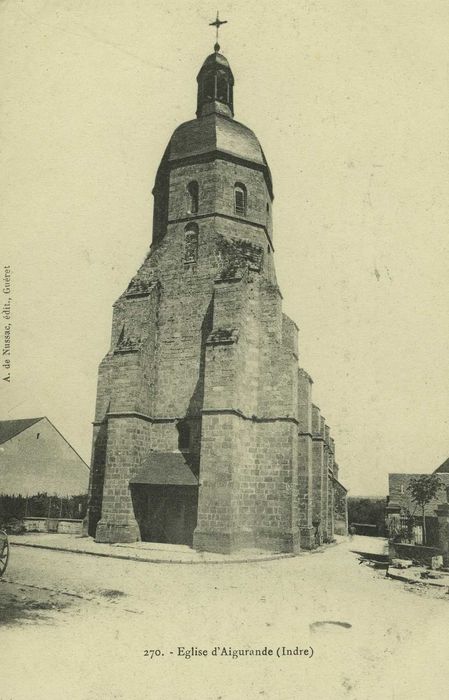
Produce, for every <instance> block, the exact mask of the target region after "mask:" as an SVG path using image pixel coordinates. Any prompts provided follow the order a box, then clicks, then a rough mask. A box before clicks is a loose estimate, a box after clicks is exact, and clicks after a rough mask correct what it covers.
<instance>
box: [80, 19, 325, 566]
mask: <svg viewBox="0 0 449 700" xmlns="http://www.w3.org/2000/svg"><path fill="white" fill-rule="evenodd" d="M216 21H219V20H218V18H217V20H216ZM197 82H198V99H197V107H196V118H194V119H191V120H190V121H187V122H185V123H183V124H181V125H180V126H179V127H178V128H177V129H176V130H175V131H174V133H173V135H172V137H171V139H170V141H169V144H168V146H167V148H166V149H165V152H164V155H163V157H162V160H161V163H160V166H159V168H158V171H157V174H156V179H155V184H154V189H153V195H154V217H153V238H152V243H151V247H150V251H149V253H148V256H147V258H146V260H145V261H144V263H143V264H142V266H141V267H140V269H139V270H138V271H137V273H136V274H135V276H134V277H133V278H132V280H131V281H130V283H129V284H128V286H127V287H126V289H125V290H124V292H123V294H122V295H121V296H120V297H119V299H118V300H117V301H116V302H115V304H114V313H113V323H112V334H111V344H110V348H109V350H108V352H107V354H106V356H105V357H104V359H103V360H102V362H101V364H100V367H99V376H98V391H97V402H96V414H95V422H94V435H93V447H92V470H91V483H90V497H89V515H88V521H89V523H88V527H89V533H90V534H91V535H93V536H95V539H96V541H98V542H132V541H135V540H138V539H144V540H148V541H156V542H167V543H182V544H188V545H190V546H193V547H195V548H196V549H198V550H208V551H216V552H224V553H228V552H231V551H234V550H236V549H239V548H242V547H259V548H263V549H267V550H270V551H298V549H299V546H300V529H301V532H304V533H305V537H308V536H309V534H310V532H311V529H312V525H311V521H310V518H311V515H310V513H309V514H306V515H305V516H304V517H303V518H302V520H301V518H300V510H299V509H300V501H301V498H300V490H301V488H302V487H301V483H300V482H301V476H300V470H299V468H298V459H299V457H298V454H299V445H298V410H299V409H298V367H297V359H298V347H297V328H296V325H295V324H294V323H293V321H291V320H290V319H289V318H288V317H287V316H286V315H285V314H283V312H282V297H281V293H280V290H279V288H278V285H277V281H276V275H275V269H274V262H273V252H274V248H273V231H272V205H273V186H272V180H271V173H270V169H269V167H268V164H267V161H266V158H265V155H264V153H263V150H262V148H261V145H260V143H259V141H258V139H257V137H256V136H255V134H254V133H253V132H252V131H251V130H250V129H249V128H248V127H246V126H244V125H243V124H241V123H240V122H238V121H237V120H236V119H235V118H234V96H233V91H234V76H233V73H232V70H231V67H230V65H229V63H228V61H227V59H226V58H225V57H224V56H223V54H222V53H220V47H219V45H218V44H216V45H215V47H214V52H213V53H212V54H211V55H210V56H208V57H207V58H206V60H205V61H204V63H203V65H202V67H201V69H200V71H199V73H198V76H197ZM304 488H305V487H304ZM304 541H305V540H304Z"/></svg>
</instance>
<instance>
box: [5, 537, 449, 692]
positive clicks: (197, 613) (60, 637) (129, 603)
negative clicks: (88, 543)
mask: <svg viewBox="0 0 449 700" xmlns="http://www.w3.org/2000/svg"><path fill="white" fill-rule="evenodd" d="M364 539H365V538H357V542H353V543H351V544H350V545H349V543H348V544H347V543H345V544H340V545H338V546H336V547H331V548H329V549H328V550H327V551H325V552H324V553H318V554H310V555H304V556H302V557H298V558H294V559H285V560H278V561H270V562H261V563H251V564H227V565H221V564H213V565H210V564H209V565H173V564H149V563H142V562H127V561H123V560H116V559H105V558H97V557H93V556H87V555H81V554H63V553H61V552H52V551H46V550H37V549H31V548H25V547H13V549H12V556H11V560H10V565H9V567H8V570H7V572H6V576H5V579H6V580H4V581H2V582H1V583H0V623H1V628H0V667H1V674H0V700H30V699H31V698H32V699H33V700H41V698H42V699H44V698H45V699H46V700H53V699H55V700H56V698H57V699H58V700H60V699H61V698H66V699H67V700H109V698H111V699H114V700H115V699H117V700H125V699H126V700H128V699H129V700H141V699H142V700H143V699H144V698H145V700H146V699H151V700H153V699H154V700H178V698H179V700H181V698H182V700H237V699H238V700H240V699H243V698H248V699H249V700H253V699H257V700H259V699H261V698H262V699H263V700H266V699H267V698H268V699H269V700H287V699H288V700H290V699H291V700H297V699H298V698H300V699H301V700H302V699H304V700H339V699H340V698H345V699H348V700H365V699H366V700H377V698H383V699H384V698H386V699H390V698H391V700H415V698H416V700H418V698H419V700H433V699H434V698H435V700H436V699H437V698H438V699H439V700H440V699H441V698H443V697H447V688H448V687H449V665H448V663H447V654H448V641H447V640H448V630H449V595H447V594H446V592H445V591H444V590H438V589H436V590H432V589H426V588H425V587H420V588H413V587H411V586H406V585H404V584H402V583H400V582H396V581H391V580H389V579H386V578H385V575H384V572H382V571H380V572H379V571H375V570H373V569H371V568H370V567H368V566H366V565H361V564H360V563H359V559H358V557H357V556H356V555H355V554H353V553H352V552H351V551H350V547H352V548H355V549H363V548H364V546H363V540H364ZM217 646H218V647H220V648H222V647H229V646H231V647H232V648H233V649H261V650H262V649H264V648H265V647H266V648H267V650H270V649H272V650H273V654H272V655H263V656H250V657H249V656H245V657H239V658H232V657H230V656H213V655H212V650H213V649H214V647H217ZM178 647H185V648H190V647H196V648H197V650H198V651H199V650H201V651H202V650H206V651H207V652H208V654H207V656H205V655H201V656H200V655H198V656H193V657H192V658H190V659H187V658H186V657H185V656H184V655H179V652H178ZM282 647H286V648H288V649H292V650H293V649H294V650H296V648H298V651H299V650H300V649H309V650H310V648H312V649H313V657H312V658H311V657H310V651H309V656H304V655H289V656H281V657H280V658H278V657H277V650H278V648H281V649H282ZM152 649H153V650H159V651H160V656H157V657H156V656H153V658H151V654H149V655H148V656H145V650H149V651H150V650H152ZM220 651H221V649H220ZM280 653H281V652H280Z"/></svg>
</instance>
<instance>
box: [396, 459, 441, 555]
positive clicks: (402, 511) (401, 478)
mask: <svg viewBox="0 0 449 700" xmlns="http://www.w3.org/2000/svg"><path fill="white" fill-rule="evenodd" d="M433 473H434V474H437V475H438V477H439V479H440V481H441V484H442V488H441V489H440V490H439V492H438V493H437V496H436V498H434V499H433V500H432V501H430V503H428V504H427V505H426V506H425V510H424V513H425V517H426V526H427V530H428V539H429V541H432V540H434V539H435V538H436V527H437V517H436V509H437V506H439V505H441V504H442V503H447V501H448V494H449V458H448V459H447V460H446V461H445V462H443V464H441V465H440V466H439V467H438V468H437V469H435V470H434V472H433ZM419 476H424V474H389V475H388V486H389V489H388V491H389V495H388V503H387V508H386V511H387V528H388V530H389V532H390V535H392V534H394V530H398V531H402V533H404V532H406V531H407V529H409V535H408V537H407V535H404V536H405V537H406V538H407V539H409V540H411V541H414V542H415V543H416V544H421V543H422V510H421V507H420V506H417V505H416V503H414V502H413V501H412V499H411V494H410V491H409V489H408V486H409V484H410V481H411V480H412V479H413V478H416V477H419ZM410 516H412V519H410Z"/></svg>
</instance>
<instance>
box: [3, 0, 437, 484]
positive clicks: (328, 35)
mask: <svg viewBox="0 0 449 700" xmlns="http://www.w3.org/2000/svg"><path fill="white" fill-rule="evenodd" d="M0 13H1V22H0V25H1V29H0V31H1V35H2V36H1V37H0V39H1V41H0V45H1V47H2V48H1V49H0V60H1V77H0V81H1V86H0V87H1V92H2V95H3V99H2V104H1V106H0V122H1V124H2V127H1V133H0V141H1V154H0V158H1V174H0V178H1V182H0V185H1V191H2V207H1V209H2V211H1V214H0V228H1V238H0V272H2V268H3V267H4V266H6V265H9V266H10V267H11V271H12V288H11V304H12V313H11V329H12V330H11V333H12V336H11V337H12V340H11V342H12V348H11V382H9V383H8V382H5V381H3V380H2V381H1V382H0V406H1V411H0V418H1V419H11V418H23V417H32V416H39V415H46V416H48V417H49V418H50V420H51V421H52V422H53V423H54V424H55V425H56V426H57V427H58V429H59V430H60V431H61V432H62V433H63V434H64V436H65V437H66V438H67V439H68V440H69V442H71V444H72V445H73V446H74V447H75V449H76V450H77V451H78V452H79V453H80V454H81V455H82V456H83V457H84V459H85V460H86V461H87V462H89V459H90V442H91V432H92V427H91V421H92V420H93V415H94V405H95V393H96V374H97V368H98V364H99V362H100V360H101V358H102V357H103V356H104V354H105V353H106V352H107V350H108V346H109V339H110V327H111V318H112V304H113V302H114V301H115V300H116V299H117V298H118V297H119V295H120V294H121V293H122V292H123V290H124V289H125V288H126V286H127V284H128V282H129V280H130V278H131V277H132V275H133V274H134V273H135V271H136V270H137V268H138V267H139V266H140V264H141V262H142V261H143V259H144V257H145V255H146V253H147V251H148V248H149V245H150V242H151V228H152V195H151V190H152V187H153V184H154V177H155V174H156V169H157V166H158V164H159V162H160V159H161V157H162V154H163V152H164V149H165V147H166V145H167V143H168V140H169V139H170V136H171V134H172V132H173V131H174V129H175V128H176V127H177V126H178V125H179V124H180V123H181V122H183V121H187V120H189V119H191V118H193V117H194V113H195V109H196V75H197V73H198V70H199V68H200V66H201V64H202V62H203V60H204V58H205V57H206V56H207V55H208V53H210V52H211V51H212V47H213V43H214V39H215V37H214V31H213V29H212V28H211V27H209V26H208V23H209V22H210V21H212V20H213V19H214V17H215V13H216V5H215V4H214V5H212V4H211V3H209V2H189V1H187V2H186V1H185V0H184V1H183V2H180V1H179V0H173V1H171V2H169V3H167V2H162V1H160V0H158V1H157V2H156V1H155V0H26V1H25V2H22V1H20V0H14V2H12V1H9V0H3V2H1V4H0ZM220 16H221V17H222V18H224V19H227V20H228V24H226V25H225V26H224V27H223V28H222V30H221V38H220V43H221V45H222V52H223V53H224V54H225V55H226V57H227V58H228V59H229V61H230V64H231V67H232V69H233V72H234V76H235V80H236V85H235V93H234V101H235V112H236V114H235V116H236V118H237V119H238V120H239V121H241V122H243V123H244V124H246V125H247V126H249V127H250V128H251V129H253V130H254V131H255V133H256V134H257V136H258V138H259V140H260V142H261V144H262V146H263V149H264V152H265V154H266V157H267V159H268V162H269V165H270V168H271V171H272V175H273V182H274V192H275V202H274V208H273V218H274V244H275V261H276V268H277V275H278V281H279V284H280V287H281V290H282V293H283V297H284V302H283V303H284V310H285V312H286V313H287V314H288V315H290V316H291V317H292V318H293V319H294V320H295V321H296V323H297V324H298V326H299V328H300V333H299V347H300V364H301V366H302V367H304V368H305V369H306V370H307V371H308V372H309V373H310V374H311V375H312V377H313V379H314V386H313V399H314V403H316V404H317V405H319V407H320V408H321V411H322V414H323V415H324V416H325V418H326V420H327V422H328V424H329V425H330V426H331V430H332V434H333V436H334V438H335V441H336V458H337V461H338V463H339V465H340V478H341V481H342V482H343V483H344V484H345V485H346V486H347V487H348V488H349V492H350V495H354V496H356V495H365V496H374V495H385V494H386V493H387V492H388V473H389V472H403V471H409V472H429V471H432V470H433V469H435V468H436V467H437V466H438V465H439V464H441V463H442V462H443V461H444V460H445V459H446V458H447V457H448V454H449V439H448V438H449V435H448V433H449V426H448V404H449V352H448V350H449V324H448V312H449V308H448V307H449V290H448V274H447V269H448V214H449V206H448V196H447V180H448V175H447V164H448V155H449V142H448V123H449V88H448V77H449V76H448V73H449V71H448V66H449V60H448V59H449V43H448V41H447V25H448V20H449V6H448V4H447V2H446V1H445V0H444V1H441V2H440V0H432V2H426V3H423V2H421V0H419V1H418V0H416V1H415V0H395V2H394V3H392V2H391V0H388V1H387V2H386V1H384V0H376V2H372V1H371V0H338V2H337V1H335V2H334V1H333V0H323V1H321V2H312V1H310V2H307V1H305V0H304V1H302V2H301V1H299V2H298V1H297V2H290V1H287V0H280V1H279V2H277V3H273V2H271V1H267V0H258V2H257V3H256V2H252V1H249V2H246V3H237V2H230V1H229V2H222V3H221V6H220ZM2 323H3V325H4V323H5V321H2ZM0 329H1V324H0ZM0 339H1V336H0Z"/></svg>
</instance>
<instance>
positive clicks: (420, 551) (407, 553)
mask: <svg viewBox="0 0 449 700" xmlns="http://www.w3.org/2000/svg"><path fill="white" fill-rule="evenodd" d="M388 554H389V557H390V561H391V559H411V560H412V561H416V562H418V563H419V564H429V565H430V563H431V559H432V557H436V556H437V555H438V554H441V552H440V550H439V549H438V548H437V547H424V546H423V545H421V544H405V543H404V542H389V543H388Z"/></svg>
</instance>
